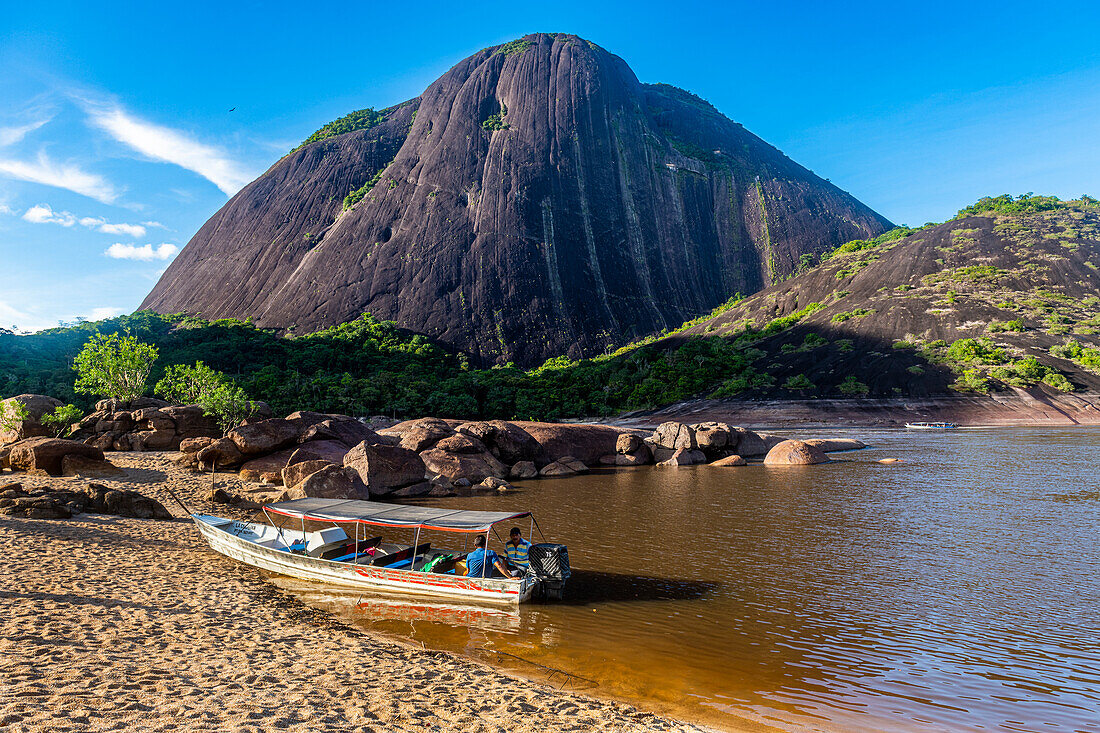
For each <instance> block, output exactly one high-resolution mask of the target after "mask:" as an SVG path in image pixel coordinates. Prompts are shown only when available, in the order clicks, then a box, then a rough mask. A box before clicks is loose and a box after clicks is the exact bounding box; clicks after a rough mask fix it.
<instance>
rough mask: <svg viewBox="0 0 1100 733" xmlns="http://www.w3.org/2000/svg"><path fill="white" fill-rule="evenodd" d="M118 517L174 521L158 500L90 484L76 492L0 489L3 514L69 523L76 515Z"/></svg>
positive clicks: (15, 486) (16, 486) (15, 487)
mask: <svg viewBox="0 0 1100 733" xmlns="http://www.w3.org/2000/svg"><path fill="white" fill-rule="evenodd" d="M84 512H93V513H95V514H116V515H118V516H121V517H136V518H138V519H171V518H172V515H171V513H170V512H169V511H168V510H167V509H165V508H164V505H163V504H161V503H160V502H159V501H157V500H156V499H150V498H149V497H147V496H144V495H142V494H140V493H138V492H137V491H130V490H129V489H111V488H108V487H106V486H104V485H103V484H88V485H87V486H82V487H79V488H75V489H71V490H70V489H52V488H50V489H32V490H30V491H26V490H25V489H24V488H23V485H22V484H19V483H9V484H4V485H0V514H4V515H7V516H10V517H26V518H28V519H68V518H69V517H71V516H73V515H74V514H82V513H84Z"/></svg>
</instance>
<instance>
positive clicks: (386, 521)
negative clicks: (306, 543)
mask: <svg viewBox="0 0 1100 733" xmlns="http://www.w3.org/2000/svg"><path fill="white" fill-rule="evenodd" d="M264 511H268V512H271V513H273V514H281V515H282V516H284V517H294V518H295V519H312V520H315V521H320V522H358V523H361V524H372V525H375V526H378V527H407V528H413V529H415V528H417V527H419V528H421V529H438V530H442V531H444V532H487V531H489V529H490V528H491V527H492V526H493V525H494V524H498V523H500V522H507V521H508V520H510V519H519V518H520V517H529V516H531V512H519V513H517V514H512V513H510V512H477V511H464V510H461V509H437V508H435V507H428V506H407V505H405V504H384V503H382V502H380V501H359V500H356V499H312V498H306V499H294V500H293V501H283V502H279V503H276V504H268V505H267V506H265V507H264Z"/></svg>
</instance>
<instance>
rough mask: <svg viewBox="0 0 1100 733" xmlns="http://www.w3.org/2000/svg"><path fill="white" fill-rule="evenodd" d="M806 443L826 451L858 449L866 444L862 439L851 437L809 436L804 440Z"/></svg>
mask: <svg viewBox="0 0 1100 733" xmlns="http://www.w3.org/2000/svg"><path fill="white" fill-rule="evenodd" d="M806 444H807V445H812V446H815V447H817V448H820V449H821V450H823V451H825V452H826V453H836V452H839V451H846V450H860V449H861V448H866V447H867V445H866V443H864V442H863V441H860V440H855V439H853V438H811V439H810V440H807V441H806Z"/></svg>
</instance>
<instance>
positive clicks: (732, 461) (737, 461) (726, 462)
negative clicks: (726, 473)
mask: <svg viewBox="0 0 1100 733" xmlns="http://www.w3.org/2000/svg"><path fill="white" fill-rule="evenodd" d="M748 464H749V462H748V461H746V460H745V459H744V458H742V457H741V456H739V455H732V456H726V457H725V458H719V459H718V460H717V461H714V462H712V463H710V464H709V465H711V466H719V467H722V466H747V465H748Z"/></svg>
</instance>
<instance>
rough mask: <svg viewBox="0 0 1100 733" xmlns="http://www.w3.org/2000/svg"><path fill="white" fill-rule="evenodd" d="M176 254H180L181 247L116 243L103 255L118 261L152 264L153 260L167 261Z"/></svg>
mask: <svg viewBox="0 0 1100 733" xmlns="http://www.w3.org/2000/svg"><path fill="white" fill-rule="evenodd" d="M176 252H179V247H177V246H176V245H174V244H167V243H165V244H161V245H158V246H156V247H154V246H153V245H151V244H143V245H141V246H140V247H139V246H138V245H136V244H122V243H121V242H116V243H115V244H112V245H111V246H110V247H108V248H107V250H106V251H105V252H104V253H103V254H105V255H107V256H108V257H113V258H115V259H116V260H140V261H142V262H151V261H153V260H167V259H169V258H170V257H172V256H173V255H174V254H176Z"/></svg>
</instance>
